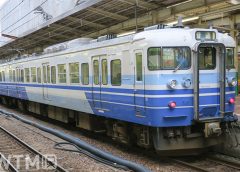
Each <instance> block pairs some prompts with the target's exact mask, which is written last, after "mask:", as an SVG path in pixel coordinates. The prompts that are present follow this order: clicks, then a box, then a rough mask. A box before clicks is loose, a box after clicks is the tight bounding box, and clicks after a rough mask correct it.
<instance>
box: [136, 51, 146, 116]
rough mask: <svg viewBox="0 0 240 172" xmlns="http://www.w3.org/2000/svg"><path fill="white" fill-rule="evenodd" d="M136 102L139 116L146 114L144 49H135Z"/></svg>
mask: <svg viewBox="0 0 240 172" xmlns="http://www.w3.org/2000/svg"><path fill="white" fill-rule="evenodd" d="M134 64H135V68H134V73H135V75H134V76H135V77H134V103H135V114H136V116H138V117H144V116H145V77H144V72H145V71H144V70H145V69H144V65H143V52H142V50H135V51H134Z"/></svg>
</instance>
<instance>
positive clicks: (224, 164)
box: [171, 155, 240, 172]
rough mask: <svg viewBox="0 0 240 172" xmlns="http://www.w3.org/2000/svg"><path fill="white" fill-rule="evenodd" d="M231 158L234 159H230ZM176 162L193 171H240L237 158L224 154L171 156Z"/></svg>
mask: <svg viewBox="0 0 240 172" xmlns="http://www.w3.org/2000/svg"><path fill="white" fill-rule="evenodd" d="M229 158H231V159H235V160H234V161H233V160H230V159H229ZM171 160H172V161H173V162H175V163H177V164H180V165H182V166H185V167H187V168H191V169H192V170H195V171H201V172H212V171H229V172H235V171H240V163H239V159H236V158H233V157H228V156H225V155H221V156H220V157H219V156H206V157H183V158H171Z"/></svg>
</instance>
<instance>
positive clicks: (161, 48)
mask: <svg viewBox="0 0 240 172" xmlns="http://www.w3.org/2000/svg"><path fill="white" fill-rule="evenodd" d="M150 48H160V50H161V58H162V55H163V48H187V49H188V50H189V52H190V62H189V64H190V65H189V67H188V68H186V69H178V70H184V71H186V70H190V69H191V68H192V51H191V48H190V47H189V46H161V47H148V49H147V68H148V70H149V71H159V70H161V71H169V70H174V69H162V66H161V68H160V69H149V61H148V57H149V49H150ZM160 62H161V65H162V63H163V61H162V59H161V61H160Z"/></svg>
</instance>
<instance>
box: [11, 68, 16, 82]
mask: <svg viewBox="0 0 240 172" xmlns="http://www.w3.org/2000/svg"><path fill="white" fill-rule="evenodd" d="M12 79H13V82H16V72H15V70H13V78H12Z"/></svg>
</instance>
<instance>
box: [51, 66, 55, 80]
mask: <svg viewBox="0 0 240 172" xmlns="http://www.w3.org/2000/svg"><path fill="white" fill-rule="evenodd" d="M51 83H52V84H56V66H52V67H51Z"/></svg>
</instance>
